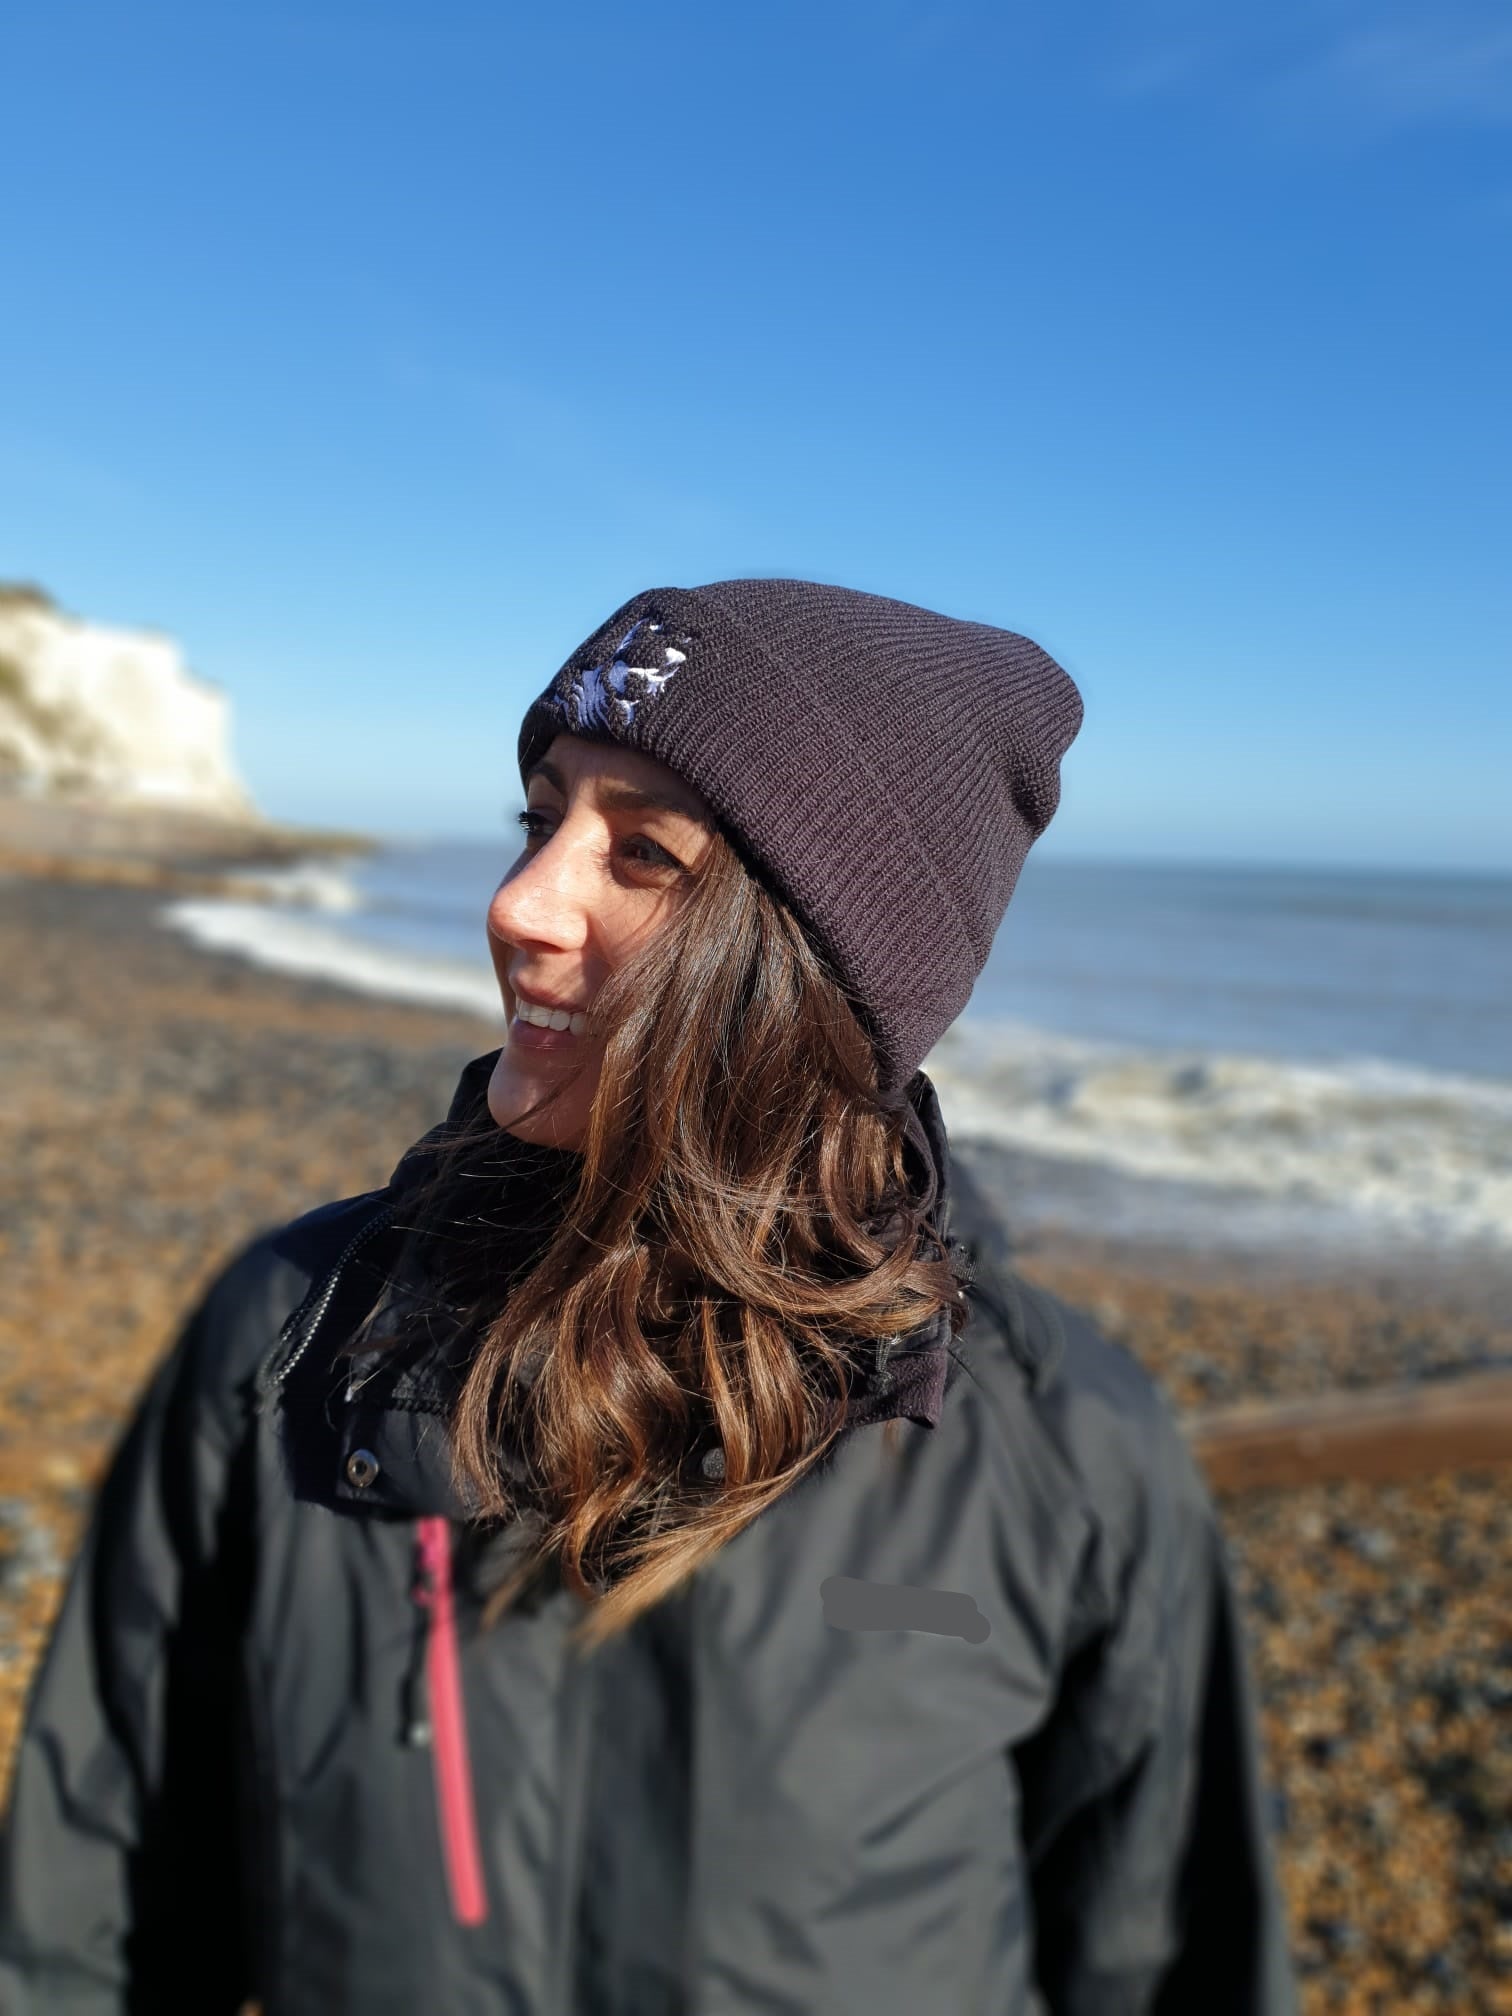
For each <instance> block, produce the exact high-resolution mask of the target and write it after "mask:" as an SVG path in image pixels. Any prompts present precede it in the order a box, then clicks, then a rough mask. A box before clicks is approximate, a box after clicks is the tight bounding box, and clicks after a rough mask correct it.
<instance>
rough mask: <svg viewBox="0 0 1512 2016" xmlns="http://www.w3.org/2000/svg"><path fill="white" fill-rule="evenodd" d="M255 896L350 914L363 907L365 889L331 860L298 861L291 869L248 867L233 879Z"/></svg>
mask: <svg viewBox="0 0 1512 2016" xmlns="http://www.w3.org/2000/svg"><path fill="white" fill-rule="evenodd" d="M229 879H230V880H231V881H233V882H238V883H240V884H242V885H243V886H244V887H245V888H246V889H247V891H248V893H249V895H251V896H252V897H253V898H254V899H258V898H260V899H261V900H262V901H264V902H267V903H284V904H290V905H292V906H293V907H294V908H296V909H300V910H322V911H324V912H325V913H326V914H327V915H328V916H336V917H348V916H351V915H352V914H353V913H354V912H356V911H358V910H361V909H362V908H363V901H364V899H363V896H362V892H361V891H360V890H359V889H358V887H357V885H356V883H355V882H354V881H353V880H352V878H351V876H350V875H349V874H348V873H347V872H346V871H345V869H342V868H338V867H335V866H333V865H332V863H331V862H329V861H321V860H311V861H295V862H292V863H291V864H290V865H289V866H288V867H287V868H245V869H240V870H237V871H236V872H235V873H233V874H232V875H231V876H230V878H229Z"/></svg>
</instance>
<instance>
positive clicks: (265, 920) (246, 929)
mask: <svg viewBox="0 0 1512 2016" xmlns="http://www.w3.org/2000/svg"><path fill="white" fill-rule="evenodd" d="M163 921H164V922H165V923H167V924H170V925H172V926H173V928H174V929H175V930H178V931H182V932H184V933H185V934H186V935H187V936H188V937H190V938H192V939H194V941H195V942H196V943H197V944H200V945H204V946H207V947H208V948H209V949H210V950H211V951H213V952H239V953H240V954H241V955H242V956H243V957H244V958H247V959H250V960H252V961H253V963H254V964H255V965H258V966H266V967H270V968H272V969H273V970H274V971H276V972H280V973H295V974H299V975H301V976H303V977H304V978H307V979H317V980H330V981H334V982H335V983H336V984H337V985H338V986H341V987H350V988H353V989H354V990H355V991H356V992H357V993H359V994H379V995H383V996H385V997H386V998H388V999H389V1000H394V1001H422V1002H425V1003H427V1004H428V1005H429V1006H432V1007H439V1008H461V1009H464V1010H466V1011H467V1012H469V1013H471V1014H475V1015H481V1016H484V1017H486V1018H487V1019H488V1020H489V1021H492V1022H498V1023H502V1020H503V1010H502V1008H501V1006H500V1002H499V989H498V983H497V982H496V981H495V979H494V977H493V974H492V973H491V972H490V971H489V970H488V968H487V967H486V966H481V965H476V966H474V965H469V964H467V963H466V962H465V961H463V960H460V959H459V960H451V959H417V958H415V957H414V956H413V955H412V954H410V953H407V952H402V951H399V950H396V949H393V948H391V947H389V946H387V945H375V944H372V943H369V942H367V941H365V940H363V939H360V938H353V937H348V936H347V935H346V933H345V932H342V931H338V930H335V929H333V928H332V927H331V926H330V925H328V924H319V923H316V922H314V921H313V920H311V919H309V918H306V917H291V916H288V915H287V914H285V913H284V912H282V911H280V910H275V909H271V908H269V907H268V906H267V905H266V904H261V903H237V902H222V901H219V900H216V899H204V900H202V899H200V898H198V897H195V898H190V899H188V900H186V901H184V902H181V903H170V904H169V905H168V906H167V908H166V909H165V910H164V912H163Z"/></svg>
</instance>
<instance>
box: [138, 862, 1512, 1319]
mask: <svg viewBox="0 0 1512 2016" xmlns="http://www.w3.org/2000/svg"><path fill="white" fill-rule="evenodd" d="M512 851H513V850H512V848H511V847H510V846H509V845H508V844H507V843H505V842H502V841H501V842H500V843H499V844H498V845H497V846H494V845H490V844H487V843H479V842H474V841H458V842H427V843H424V844H418V843H417V844H394V845H389V846H386V847H384V848H383V849H381V850H380V851H379V852H377V853H375V854H374V855H372V856H371V857H369V858H367V859H364V860H361V861H359V862H357V863H355V864H353V865H351V866H346V865H341V866H333V865H332V864H331V863H329V862H312V863H309V864H306V865H302V866H298V867H295V868H292V869H289V870H286V871H280V872H279V873H277V874H272V875H269V874H260V875H259V876H258V877H257V880H258V882H259V883H260V884H261V885H262V887H261V889H260V891H259V892H258V893H259V899H260V900H257V901H247V902H241V901H238V900H234V899H226V900H220V899H215V900H211V899H205V900H200V899H195V900H193V901H184V902H178V903H175V904H173V905H172V906H170V908H169V910H168V912H167V919H168V921H169V922H170V923H171V924H173V925H174V926H175V927H176V928H177V929H179V930H182V931H185V932H187V933H189V934H190V935H191V936H192V937H193V938H195V939H197V940H198V941H199V942H201V943H203V944H206V945H208V946H212V947H215V948H218V949H220V950H223V951H230V952H236V953H239V954H241V955H242V956H244V957H247V958H250V959H253V960H256V961H258V962H260V963H262V964H264V965H267V966H271V967H275V968H279V969H281V970H284V971H288V972H293V973H301V974H305V975H308V976H311V977H320V978H324V979H327V980H330V981H334V982H336V983H338V984H341V985H344V986H346V987H350V988H354V989H357V990H360V991H362V992H366V993H375V994H380V995H388V996H392V997H395V998H400V999H406V1000H414V1001H425V1002H431V1003H435V1004H449V1005H453V1006H456V1007H459V1008H464V1009H469V1010H473V1011H476V1012H477V1013H478V1014H479V1015H480V1016H483V1017H484V1018H486V1019H488V1020H489V1021H491V1022H492V1023H493V1024H494V1025H495V1027H496V1028H500V1027H501V1026H502V1024H501V1015H500V1008H499V1000H498V994H497V990H496V988H495V986H494V981H493V976H492V972H491V969H490V966H489V963H488V958H487V953H486V951H485V949H484V936H483V914H484V910H485V907H486V905H487V902H488V899H489V897H490V895H491V894H492V891H493V889H494V888H495V886H496V884H497V882H498V880H499V878H500V876H501V875H502V873H503V872H504V869H505V867H506V865H507V862H508V860H509V859H510V858H511V855H512ZM269 895H271V896H272V897H273V900H272V901H268V900H266V898H267V897H268V896H269ZM925 1069H926V1070H927V1071H928V1072H929V1074H930V1076H931V1078H932V1079H933V1081H934V1083H935V1086H936V1089H937V1090H938V1092H939V1095H940V1101H941V1106H942V1109H943V1111H944V1114H945V1118H946V1122H947V1125H948V1127H949V1130H950V1134H951V1137H952V1140H953V1142H960V1143H961V1144H962V1145H963V1152H964V1153H965V1154H966V1155H967V1156H970V1155H971V1154H972V1153H973V1152H976V1153H977V1155H978V1160H979V1162H980V1161H981V1158H982V1157H986V1158H987V1160H988V1161H990V1162H992V1165H993V1167H994V1168H996V1169H997V1170H998V1171H999V1172H1001V1173H1002V1174H1003V1180H1004V1181H1005V1182H1006V1183H1007V1184H1008V1186H1009V1188H1010V1189H1011V1191H1012V1193H1013V1194H1012V1198H1011V1209H1012V1213H1013V1216H1014V1217H1015V1220H1016V1221H1017V1222H1019V1223H1021V1224H1023V1225H1025V1226H1030V1225H1037V1226H1040V1227H1049V1228H1051V1229H1057V1228H1058V1229H1065V1230H1072V1231H1076V1230H1081V1231H1087V1232H1096V1231H1101V1232H1104V1233H1109V1234H1111V1235H1117V1236H1123V1235H1127V1236H1130V1237H1134V1238H1150V1239H1162V1240H1166V1241H1168V1242H1173V1243H1177V1244H1180V1243H1187V1244H1193V1243H1196V1244H1209V1245H1213V1246H1215V1247H1223V1248H1231V1249H1233V1250H1236V1251H1241V1250H1246V1249H1249V1250H1257V1251H1258V1250H1264V1249H1267V1248H1273V1247H1275V1246H1277V1245H1285V1246H1289V1247H1291V1248H1293V1249H1300V1248H1304V1247H1311V1248H1313V1249H1322V1248H1327V1249H1329V1250H1333V1251H1356V1250H1365V1251H1374V1252H1376V1253H1382V1254H1383V1253H1387V1252H1392V1251H1396V1252H1408V1251H1411V1252H1417V1253H1421V1254H1425V1255H1435V1254H1436V1255H1439V1256H1441V1257H1451V1258H1452V1257H1453V1256H1455V1255H1464V1256H1467V1257H1468V1256H1470V1255H1476V1256H1479V1257H1481V1258H1484V1259H1489V1260H1492V1261H1493V1262H1497V1263H1506V1264H1507V1265H1509V1266H1512V876H1496V875H1489V874H1488V875H1470V874H1439V873H1413V874H1407V873H1399V872H1386V871H1365V870H1342V869H1333V868H1328V869H1321V868H1320V869H1309V868H1300V867H1244V866H1225V865H1211V866H1201V865H1189V864H1181V865H1177V864H1148V863H1133V862H1124V863H1117V862H1090V861H1074V860H1062V859H1057V858H1053V857H1052V858H1049V859H1044V860H1041V859H1039V858H1037V857H1036V856H1033V855H1031V857H1030V859H1029V862H1028V864H1027V865H1026V867H1025V870H1024V873H1023V876H1022V878H1021V880H1020V883H1019V887H1018V890H1017V892H1016V893H1015V895H1014V898H1013V902H1012V905H1011V906H1010V909H1009V912H1008V916H1007V919H1006V920H1005V922H1004V925H1003V928H1002V929H1001V931H1000V932H999V934H998V938H997V941H996V943H995V945H994V947H993V950H992V954H991V957H990V958H989V960H988V963H987V966H986V968H985V970H984V971H983V973H982V975H981V978H980V979H979V981H978V983H977V986H976V990H975V992H974V994H973V996H972V998H971V1001H970V1003H969V1005H968V1007H967V1009H966V1011H965V1012H964V1014H963V1015H962V1016H961V1017H960V1019H959V1020H958V1021H957V1023H956V1024H955V1025H954V1027H953V1028H952V1029H950V1030H949V1031H948V1032H947V1033H946V1035H945V1036H944V1038H943V1039H942V1040H941V1042H940V1043H939V1044H938V1045H937V1047H936V1049H935V1051H934V1052H933V1053H932V1055H931V1056H930V1058H929V1059H927V1060H926V1064H925ZM1508 1278H1509V1280H1512V1274H1509V1276H1508Z"/></svg>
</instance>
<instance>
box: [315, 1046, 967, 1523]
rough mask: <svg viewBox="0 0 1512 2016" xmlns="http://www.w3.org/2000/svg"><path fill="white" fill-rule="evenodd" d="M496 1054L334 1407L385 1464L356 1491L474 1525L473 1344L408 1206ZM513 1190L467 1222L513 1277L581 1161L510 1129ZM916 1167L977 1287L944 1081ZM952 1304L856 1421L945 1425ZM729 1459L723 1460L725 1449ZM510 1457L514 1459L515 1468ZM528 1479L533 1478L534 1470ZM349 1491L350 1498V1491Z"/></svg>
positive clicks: (429, 1137)
mask: <svg viewBox="0 0 1512 2016" xmlns="http://www.w3.org/2000/svg"><path fill="white" fill-rule="evenodd" d="M497 1056H498V1052H497V1050H495V1051H491V1052H490V1053H489V1054H488V1055H487V1056H484V1057H479V1058H475V1059H474V1060H473V1061H472V1062H471V1063H470V1064H468V1065H467V1067H466V1068H465V1070H464V1071H463V1073H462V1075H461V1078H460V1080H459V1081H458V1084H457V1088H456V1091H455V1093H454V1095H453V1097H452V1101H451V1106H450V1108H449V1110H448V1113H447V1117H446V1119H445V1120H444V1121H443V1122H441V1123H440V1125H439V1126H437V1127H434V1128H432V1129H431V1130H430V1132H429V1133H427V1134H426V1135H425V1136H423V1138H422V1139H421V1140H420V1141H418V1142H416V1143H415V1145H414V1147H412V1148H411V1149H409V1150H408V1151H407V1153H406V1154H405V1155H404V1156H403V1157H402V1158H401V1160H400V1162H399V1164H398V1166H397V1168H396V1169H395V1171H394V1174H393V1176H392V1177H391V1179H390V1181H389V1184H388V1186H387V1190H386V1191H385V1193H384V1202H385V1205H386V1207H387V1211H388V1213H389V1215H390V1216H391V1218H392V1227H393V1235H394V1236H393V1237H392V1239H389V1240H385V1241H384V1248H385V1258H386V1265H385V1267H384V1275H383V1281H382V1286H381V1289H380V1291H379V1294H378V1297H377V1300H376V1303H375V1305H374V1307H373V1309H372V1312H371V1314H370V1315H369V1316H368V1318H367V1320H366V1321H365V1322H364V1324H363V1328H362V1338H363V1348H362V1349H360V1350H359V1351H358V1352H356V1353H354V1354H352V1355H350V1356H348V1357H346V1358H344V1359H342V1360H341V1361H340V1368H341V1382H342V1383H341V1388H340V1398H339V1400H338V1397H337V1392H335V1391H333V1392H331V1393H330V1395H329V1396H328V1399H327V1409H328V1418H331V1420H332V1425H333V1426H336V1427H338V1429H339V1432H340V1434H341V1438H342V1442H343V1444H344V1451H343V1462H342V1474H345V1471H346V1467H347V1464H346V1458H347V1457H348V1456H350V1455H354V1454H356V1453H357V1452H359V1451H360V1452H363V1453H365V1454H367V1455H369V1456H371V1457H372V1458H373V1459H374V1460H375V1462H376V1464H377V1477H376V1479H375V1480H374V1481H373V1482H372V1483H364V1484H363V1485H362V1486H360V1487H353V1488H352V1490H351V1491H350V1495H351V1496H352V1497H354V1498H356V1497H359V1496H360V1497H361V1498H362V1499H363V1500H364V1501H365V1502H366V1503H368V1504H373V1503H374V1502H375V1501H376V1502H379V1503H382V1504H384V1505H385V1506H386V1507H388V1508H389V1509H391V1510H393V1511H396V1512H408V1513H437V1512H441V1513H445V1514H446V1515H447V1516H449V1517H452V1518H455V1519H467V1518H469V1517H471V1516H472V1515H473V1512H474V1509H475V1508H473V1507H472V1506H470V1505H469V1504H468V1503H467V1502H466V1500H465V1498H464V1497H463V1496H461V1495H460V1494H459V1490H458V1486H457V1484H456V1481H455V1480H454V1478H453V1475H452V1456H451V1442H450V1437H449V1435H448V1433H447V1429H446V1422H447V1420H448V1418H449V1417H450V1414H451V1411H452V1408H453V1406H454V1405H455V1402H456V1399H457V1396H458V1394H459V1393H460V1390H461V1386H462V1383H463V1381H464V1379H465V1377H466V1373H467V1367H468V1364H469V1362H470V1359H471V1353H472V1349H473V1341H474V1339H473V1333H472V1330H471V1327H470V1325H469V1324H468V1322H467V1321H466V1319H465V1317H464V1314H463V1312H462V1311H460V1310H458V1309H456V1308H454V1307H452V1306H451V1305H450V1304H449V1303H448V1302H447V1301H446V1299H445V1296H444V1294H443V1292H442V1286H441V1283H440V1280H439V1278H438V1273H437V1269H436V1265H435V1244H434V1241H435V1237H436V1234H435V1231H434V1229H433V1228H430V1227H427V1228H426V1229H424V1230H422V1229H421V1227H420V1226H419V1224H418V1223H416V1222H413V1221H411V1222H409V1223H406V1206H407V1205H412V1204H414V1203H415V1202H416V1201H418V1197H419V1193H420V1192H421V1191H422V1189H423V1187H424V1186H425V1184H426V1183H427V1182H428V1181H429V1180H430V1178H431V1177H432V1176H433V1175H434V1173H435V1170H436V1164H437V1155H438V1151H439V1150H440V1149H441V1148H442V1147H443V1146H444V1144H445V1143H446V1141H447V1140H448V1139H449V1138H451V1137H452V1136H453V1135H455V1133H456V1132H457V1131H458V1130H459V1129H462V1128H464V1127H466V1126H467V1125H469V1124H470V1123H473V1122H475V1121H476V1120H477V1119H478V1117H479V1115H480V1113H481V1112H482V1110H483V1102H484V1097H485V1094H486V1090H487V1085H488V1080H489V1077H490V1075H491V1073H492V1070H493V1065H494V1061H495V1059H496V1058H497ZM499 1138H500V1144H501V1159H500V1164H499V1177H500V1182H499V1185H498V1187H497V1189H491V1190H490V1195H489V1197H488V1200H487V1202H486V1204H485V1205H484V1206H483V1207H482V1208H481V1209H480V1210H479V1212H478V1213H476V1214H475V1215H474V1216H473V1218H472V1219H471V1220H469V1221H467V1222H468V1224H469V1225H470V1226H472V1227H474V1228H476V1227H478V1226H481V1225H483V1224H484V1223H485V1222H486V1223H487V1224H488V1225H489V1226H490V1227H491V1229H492V1230H493V1232H494V1233H495V1234H496V1235H497V1244H496V1245H495V1247H494V1248H493V1249H492V1250H494V1251H496V1252H497V1253H498V1254H499V1257H500V1260H501V1263H502V1265H503V1268H504V1271H505V1272H506V1273H513V1272H522V1271H523V1270H524V1268H525V1267H527V1266H528V1265H529V1264H530V1262H531V1260H532V1259H533V1258H534V1256H535V1255H536V1254H537V1253H538V1252H539V1251H540V1250H541V1248H542V1247H543V1246H544V1244H545V1243H546V1241H547V1239H548V1238H549V1237H550V1234H551V1231H552V1229H553V1227H554V1226H555V1225H556V1223H558V1222H559V1219H560V1214H561V1211H562V1209H563V1208H564V1206H565V1201H566V1197H567V1195H568V1194H570V1190H571V1186H572V1184H573V1182H574V1181H575V1178H576V1173H577V1170H578V1168H579V1167H580V1166H581V1157H580V1156H578V1155H577V1154H575V1153H573V1152H571V1151H569V1150H564V1149H555V1148H543V1147H540V1146H538V1145H536V1144H533V1143H527V1142H522V1141H519V1140H517V1139H516V1138H515V1137H514V1136H512V1135H508V1134H505V1133H503V1132H502V1130H501V1132H500V1136H499ZM905 1162H906V1167H907V1171H908V1178H909V1188H910V1194H911V1195H912V1196H914V1197H917V1198H918V1199H919V1200H920V1201H921V1202H922V1203H923V1205H924V1208H925V1209H926V1210H927V1211H930V1212H931V1213H932V1214H933V1219H934V1223H935V1225H936V1227H937V1228H938V1230H939V1231H940V1233H941V1236H942V1237H943V1238H944V1239H945V1241H946V1245H947V1250H948V1251H949V1253H950V1256H951V1261H952V1265H953V1266H954V1268H955V1270H956V1273H957V1277H958V1279H959V1281H960V1282H961V1285H962V1289H963V1290H964V1288H965V1286H966V1284H967V1283H968V1282H969V1280H970V1276H971V1263H970V1261H969V1259H968V1257H967V1252H966V1248H965V1247H964V1246H963V1245H962V1243H961V1242H960V1241H959V1240H956V1239H953V1238H951V1236H950V1155H949V1144H948V1139H947V1136H946V1131H945V1123H944V1119H943V1117H942V1115H941V1112H940V1106H939V1100H938V1098H937V1097H936V1094H935V1090H934V1087H933V1085H932V1084H931V1083H930V1081H929V1079H928V1078H927V1077H926V1076H925V1074H924V1073H923V1072H922V1071H920V1072H917V1073H915V1075H914V1077H913V1079H912V1081H911V1082H910V1084H909V1087H908V1116H907V1121H906V1135H905ZM952 1336H953V1333H952V1329H951V1316H950V1311H949V1309H948V1308H943V1309H940V1310H939V1311H937V1312H936V1315H935V1316H934V1318H933V1319H932V1320H931V1321H930V1322H929V1323H927V1324H925V1325H922V1326H921V1327H920V1328H919V1329H918V1330H915V1331H912V1332H909V1333H907V1334H902V1335H899V1336H896V1337H889V1338H884V1339H883V1340H882V1341H881V1342H880V1344H879V1345H878V1346H877V1347H876V1350H875V1352H874V1354H873V1356H872V1358H871V1360H870V1362H865V1361H863V1362H862V1364H861V1365H860V1366H858V1369H857V1372H856V1374H855V1376H854V1377H853V1381H852V1386H851V1394H850V1402H849V1406H848V1410H847V1416H846V1420H847V1426H848V1427H858V1426H863V1425H868V1424H872V1423H876V1422H881V1421H887V1420H894V1419H906V1420H911V1421H915V1422H917V1423H919V1424H920V1425H922V1426H925V1427H929V1428H933V1427H935V1426H936V1425H937V1424H938V1421H939V1418H940V1411H941V1408H942V1406H943V1404H944V1398H945V1392H946V1388H947V1386H948V1384H949V1383H950V1380H951V1378H952V1376H953V1375H954V1373H955V1371H956V1369H957V1365H958V1360H957V1358H956V1355H955V1352H954V1350H953V1346H952ZM715 1453H716V1456H717V1452H715ZM506 1460H507V1459H506ZM521 1475H522V1481H523V1472H522V1473H521ZM343 1495H348V1494H347V1493H346V1492H344V1493H343Z"/></svg>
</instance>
